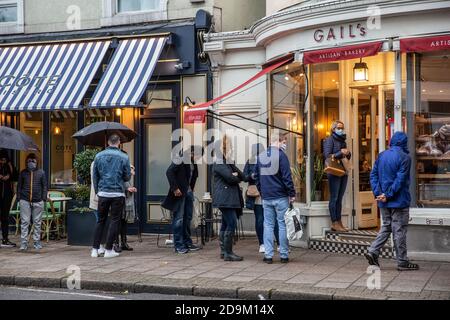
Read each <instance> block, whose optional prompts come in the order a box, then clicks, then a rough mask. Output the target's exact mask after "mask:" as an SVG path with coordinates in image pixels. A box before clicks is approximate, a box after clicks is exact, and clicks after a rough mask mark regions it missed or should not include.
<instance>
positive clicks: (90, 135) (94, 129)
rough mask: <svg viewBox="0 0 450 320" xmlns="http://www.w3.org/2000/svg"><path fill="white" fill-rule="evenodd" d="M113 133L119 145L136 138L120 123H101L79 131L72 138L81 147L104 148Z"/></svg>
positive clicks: (131, 131)
mask: <svg viewBox="0 0 450 320" xmlns="http://www.w3.org/2000/svg"><path fill="white" fill-rule="evenodd" d="M113 133H116V134H117V135H119V137H120V142H121V143H125V142H130V141H132V140H133V139H134V138H136V136H137V134H136V132H134V131H133V130H131V129H130V128H128V127H126V126H124V125H123V124H121V123H118V122H107V121H102V122H95V123H93V124H91V125H89V126H87V127H85V128H83V129H81V130H80V131H78V132H77V133H75V134H74V135H73V136H72V137H73V138H75V139H77V140H78V141H79V142H80V143H82V144H83V145H89V146H97V147H104V146H105V145H106V141H107V139H108V137H109V136H110V135H111V134H113Z"/></svg>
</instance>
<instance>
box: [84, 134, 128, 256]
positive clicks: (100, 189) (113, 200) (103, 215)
mask: <svg viewBox="0 0 450 320" xmlns="http://www.w3.org/2000/svg"><path fill="white" fill-rule="evenodd" d="M108 145H109V147H108V148H106V149H105V150H104V151H102V152H100V153H98V154H97V155H96V156H95V160H94V168H93V176H92V183H93V184H94V190H95V194H96V195H97V196H98V220H97V226H96V228H95V236H94V244H93V246H92V252H91V257H93V258H95V257H98V256H99V254H101V253H103V252H99V251H100V250H99V249H100V242H101V240H102V236H103V232H104V229H105V223H106V219H107V218H108V214H109V213H111V222H110V225H109V230H108V234H107V236H106V245H105V249H106V250H105V252H104V257H105V258H114V257H117V256H119V253H117V252H114V250H113V243H114V240H115V239H116V238H117V233H118V232H119V224H120V218H121V216H122V211H123V209H124V205H125V187H124V183H125V182H127V181H129V180H130V178H131V168H130V160H129V158H128V155H127V154H126V153H124V152H122V151H120V149H119V145H120V137H119V136H118V135H117V134H115V133H114V134H111V135H110V136H109V138H108Z"/></svg>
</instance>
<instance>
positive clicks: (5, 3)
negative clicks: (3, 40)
mask: <svg viewBox="0 0 450 320" xmlns="http://www.w3.org/2000/svg"><path fill="white" fill-rule="evenodd" d="M23 2H24V0H0V34H14V33H23V32H24V10H23Z"/></svg>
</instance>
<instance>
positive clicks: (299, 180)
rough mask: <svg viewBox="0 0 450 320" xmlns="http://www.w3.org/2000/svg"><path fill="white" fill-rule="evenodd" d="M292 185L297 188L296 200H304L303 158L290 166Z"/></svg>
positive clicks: (304, 174)
mask: <svg viewBox="0 0 450 320" xmlns="http://www.w3.org/2000/svg"><path fill="white" fill-rule="evenodd" d="M291 172H292V178H293V180H294V186H295V188H296V189H297V190H298V192H297V200H299V201H301V202H303V201H305V200H306V186H305V181H306V161H305V160H304V159H303V160H302V161H301V162H300V163H297V164H296V165H295V166H293V167H292V168H291Z"/></svg>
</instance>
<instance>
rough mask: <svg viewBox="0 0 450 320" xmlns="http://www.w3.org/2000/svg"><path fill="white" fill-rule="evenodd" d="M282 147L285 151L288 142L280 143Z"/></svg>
mask: <svg viewBox="0 0 450 320" xmlns="http://www.w3.org/2000/svg"><path fill="white" fill-rule="evenodd" d="M280 149H281V150H283V151H286V150H287V144H286V143H282V144H281V145H280Z"/></svg>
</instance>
